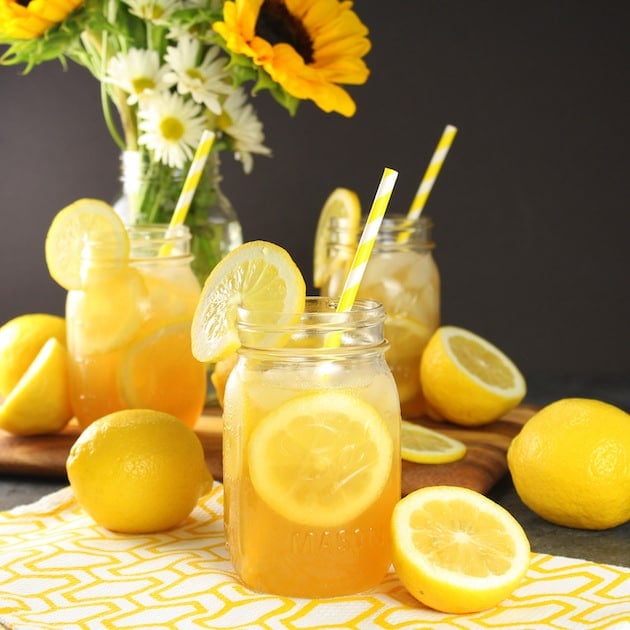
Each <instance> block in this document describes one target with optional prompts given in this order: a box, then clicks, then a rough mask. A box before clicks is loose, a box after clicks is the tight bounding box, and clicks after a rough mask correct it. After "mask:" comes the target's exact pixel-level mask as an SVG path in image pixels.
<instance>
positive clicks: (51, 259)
mask: <svg viewBox="0 0 630 630" xmlns="http://www.w3.org/2000/svg"><path fill="white" fill-rule="evenodd" d="M189 243H190V232H189V231H188V228H187V227H186V226H178V227H176V228H174V229H170V230H169V228H168V226H167V225H146V226H128V227H125V226H124V225H123V224H122V222H121V221H120V219H119V218H118V217H117V215H116V214H115V212H114V210H113V209H112V208H111V207H110V206H109V205H108V204H106V203H104V202H99V201H95V200H80V201H79V202H75V204H71V205H70V206H68V207H67V208H65V209H64V210H62V211H61V212H60V213H59V214H58V215H57V217H56V218H55V220H54V221H53V223H52V224H51V228H50V229H49V232H48V237H47V240H46V260H47V263H48V267H49V271H50V273H51V275H52V276H53V278H54V279H55V280H56V281H57V282H59V284H61V285H62V286H64V287H65V288H66V289H68V294H67V298H66V328H67V344H68V353H69V359H70V365H69V373H70V395H71V399H72V407H73V411H74V414H75V415H76V417H77V420H78V421H79V424H80V425H81V426H82V427H85V426H87V425H88V424H90V423H91V422H93V421H94V420H96V419H98V418H100V417H102V416H104V415H107V414H109V413H111V412H113V411H118V410H120V409H130V408H147V409H155V410H158V411H164V412H167V413H171V414H172V415H175V416H177V417H178V418H180V419H181V420H182V421H183V422H185V423H186V424H187V425H188V426H191V427H192V426H193V425H194V424H195V422H196V421H197V419H198V418H199V416H200V415H201V412H202V410H203V405H204V402H205V395H206V367H205V365H204V364H203V363H201V362H199V361H197V359H195V358H194V357H193V355H192V351H191V339H190V325H191V321H192V316H193V313H194V310H195V307H196V305H197V301H198V299H199V293H200V287H199V283H198V281H197V279H196V278H195V276H194V274H193V272H192V270H191V267H190V263H191V260H192V256H191V255H190V253H189Z"/></svg>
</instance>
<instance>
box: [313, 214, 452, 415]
mask: <svg viewBox="0 0 630 630" xmlns="http://www.w3.org/2000/svg"><path fill="white" fill-rule="evenodd" d="M432 228H433V223H432V221H431V219H429V218H428V217H421V218H420V219H419V220H415V221H414V220H410V219H408V218H407V217H406V216H404V215H396V214H390V215H388V216H386V217H385V218H384V219H383V223H382V224H381V227H380V230H379V233H378V235H377V239H376V243H375V244H374V249H373V250H372V255H371V256H370V260H369V262H368V264H367V267H366V269H365V274H364V276H363V279H362V281H361V286H360V287H359V291H358V294H357V295H358V297H362V298H370V299H373V300H377V301H378V302H381V303H382V304H383V306H384V307H385V312H386V313H387V319H386V321H385V338H386V339H387V340H388V341H389V343H390V348H389V350H388V351H387V353H386V355H385V357H386V359H387V362H388V363H389V366H390V368H391V370H392V373H393V374H394V379H395V380H396V385H397V386H398V395H399V397H400V405H401V410H402V415H403V417H407V418H416V417H419V416H421V415H423V414H425V413H427V408H426V404H425V401H424V396H423V395H422V388H421V386H420V357H421V356H422V352H423V351H424V348H425V347H426V345H427V342H428V340H429V338H430V337H431V335H432V334H433V333H434V332H435V331H436V330H437V328H438V327H439V325H440V274H439V271H438V268H437V265H436V263H435V260H434V258H433V249H434V248H435V243H434V242H433V238H432ZM362 229H363V226H361V229H360V230H359V232H358V233H354V231H352V233H350V228H349V225H348V223H347V221H344V220H343V219H335V218H333V219H332V221H331V229H330V243H329V248H330V249H329V256H330V258H331V259H334V260H336V261H337V263H336V265H335V266H334V269H333V270H332V273H331V275H330V277H329V279H328V281H327V282H326V283H325V284H324V286H323V287H322V289H321V294H322V295H327V296H331V297H338V296H339V295H340V294H341V291H342V289H343V283H344V281H345V278H346V275H347V273H348V269H349V267H350V264H351V262H352V259H353V257H354V251H355V248H356V243H357V242H358V238H359V235H360V233H361V231H362Z"/></svg>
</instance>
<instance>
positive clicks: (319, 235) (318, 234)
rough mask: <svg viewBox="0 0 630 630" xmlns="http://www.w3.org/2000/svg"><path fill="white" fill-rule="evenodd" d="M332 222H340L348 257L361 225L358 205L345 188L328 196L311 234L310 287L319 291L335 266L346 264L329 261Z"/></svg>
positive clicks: (354, 195)
mask: <svg viewBox="0 0 630 630" xmlns="http://www.w3.org/2000/svg"><path fill="white" fill-rule="evenodd" d="M332 218H339V219H344V220H345V221H346V223H345V226H344V233H346V234H347V235H348V241H347V242H346V243H344V244H345V245H348V246H350V247H351V248H352V256H353V255H354V249H355V248H356V244H357V232H358V229H359V223H360V221H361V202H360V201H359V197H358V195H357V194H356V193H355V192H354V191H352V190H349V189H348V188H335V190H333V191H332V193H330V195H329V196H328V198H327V199H326V201H325V202H324V205H323V207H322V209H321V212H320V215H319V219H318V221H317V228H316V230H315V244H314V249H313V285H314V286H315V287H316V288H318V289H320V288H321V287H323V286H324V284H326V282H327V281H328V280H329V278H330V277H331V276H332V274H333V273H334V272H335V271H336V270H337V268H338V267H339V266H342V265H344V264H345V263H346V262H350V261H351V260H352V258H350V259H349V260H347V261H346V260H345V259H344V258H342V257H340V256H338V257H337V258H332V257H330V256H329V254H328V244H329V242H330V221H331V219H332Z"/></svg>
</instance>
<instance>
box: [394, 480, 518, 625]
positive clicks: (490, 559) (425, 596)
mask: <svg viewBox="0 0 630 630" xmlns="http://www.w3.org/2000/svg"><path fill="white" fill-rule="evenodd" d="M392 536H393V563H394V567H395V569H396V573H397V574H398V577H399V578H400V580H401V582H402V583H403V584H404V586H405V587H406V588H407V590H408V591H409V592H410V593H411V594H412V595H413V596H414V597H415V598H416V599H418V601H420V602H422V603H423V604H425V605H427V606H429V607H431V608H434V609H436V610H439V611H442V612H448V613H472V612H478V611H481V610H485V609H488V608H491V607H493V606H496V605H497V604H498V603H500V602H501V601H503V600H504V599H505V598H506V597H508V596H509V595H510V594H511V593H512V592H513V591H514V589H515V588H516V587H517V586H518V585H519V584H520V582H521V580H522V579H523V576H524V575H525V573H526V571H527V569H528V567H529V561H530V546H529V541H528V540H527V536H526V535H525V532H524V531H523V529H522V527H521V526H520V525H519V523H518V522H517V521H516V520H515V519H514V517H513V516H512V515H511V514H510V513H509V512H508V511H507V510H505V509H504V508H502V507H501V506H500V505H498V504H497V503H495V502H494V501H492V500H490V499H488V498H487V497H485V496H483V495H482V494H480V493H478V492H475V491H474V490H470V489H468V488H460V487H456V486H431V487H426V488H421V489H420V490H416V491H415V492H412V493H411V494H408V495H407V496H406V497H405V498H404V499H401V500H400V501H399V502H398V504H397V505H396V507H395V508H394V512H393V515H392Z"/></svg>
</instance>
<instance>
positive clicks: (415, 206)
mask: <svg viewBox="0 0 630 630" xmlns="http://www.w3.org/2000/svg"><path fill="white" fill-rule="evenodd" d="M456 133H457V127H453V125H446V127H444V131H443V132H442V137H441V138H440V141H439V142H438V144H437V146H436V147H435V151H434V152H433V157H432V158H431V161H430V162H429V166H427V170H426V171H425V173H424V177H423V178H422V181H421V182H420V186H418V190H417V192H416V196H415V197H414V198H413V201H412V202H411V207H410V208H409V211H408V212H407V218H408V219H411V220H413V221H416V220H417V219H418V218H419V217H420V214H421V213H422V210H423V209H424V206H425V204H426V202H427V199H428V197H429V195H430V193H431V189H432V188H433V184H435V180H436V179H437V176H438V175H439V174H440V169H441V168H442V165H443V164H444V160H445V159H446V156H447V155H448V151H449V149H450V148H451V145H452V144H453V140H454V139H455V134H456Z"/></svg>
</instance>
